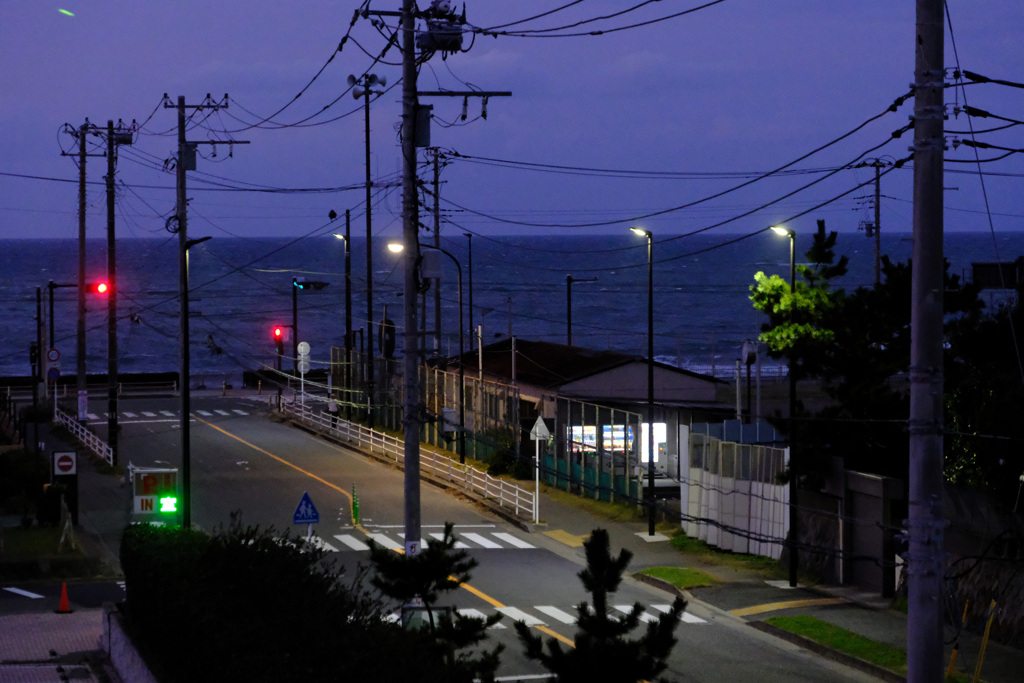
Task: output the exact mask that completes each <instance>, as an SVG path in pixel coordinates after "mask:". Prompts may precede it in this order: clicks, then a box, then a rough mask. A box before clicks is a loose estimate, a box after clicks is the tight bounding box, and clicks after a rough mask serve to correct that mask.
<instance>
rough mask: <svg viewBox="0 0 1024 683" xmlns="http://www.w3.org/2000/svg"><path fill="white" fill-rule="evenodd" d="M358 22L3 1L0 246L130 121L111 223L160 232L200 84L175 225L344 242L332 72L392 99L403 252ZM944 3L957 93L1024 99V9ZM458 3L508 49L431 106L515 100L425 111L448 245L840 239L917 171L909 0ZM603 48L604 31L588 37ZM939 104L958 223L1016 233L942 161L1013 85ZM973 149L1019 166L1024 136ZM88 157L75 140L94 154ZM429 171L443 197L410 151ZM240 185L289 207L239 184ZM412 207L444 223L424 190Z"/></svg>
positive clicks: (964, 149)
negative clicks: (699, 236) (792, 233)
mask: <svg viewBox="0 0 1024 683" xmlns="http://www.w3.org/2000/svg"><path fill="white" fill-rule="evenodd" d="M364 4H365V3H361V2H356V1H355V0H344V1H339V0H333V1H331V2H327V1H326V0H303V2H300V3H282V2H279V1H278V0H247V1H245V2H242V1H241V0H218V1H217V2H209V1H208V0H203V1H201V2H200V1H197V0H173V1H171V2H166V1H165V2H148V1H144V0H143V1H140V0H131V1H127V0H55V2H54V3H41V2H39V1H38V0H3V1H2V2H0V46H2V48H0V74H2V75H0V239H2V238H22V237H63V238H74V237H77V234H78V219H77V205H78V197H77V184H76V181H77V177H78V170H77V166H76V160H75V158H73V157H66V156H61V152H62V150H63V151H65V152H70V153H74V152H75V150H76V149H77V147H76V145H77V143H76V141H75V139H74V137H72V136H71V135H69V134H68V133H67V132H66V127H68V126H70V128H77V127H78V126H80V125H82V124H83V123H84V121H85V119H86V118H88V120H89V121H90V122H91V123H92V124H95V125H97V126H100V127H105V126H106V122H107V121H108V120H113V121H115V122H116V121H118V120H123V121H124V122H125V123H126V124H127V123H130V122H131V121H132V120H133V119H134V120H135V121H137V122H138V123H139V124H141V128H140V130H139V132H138V134H137V135H136V136H135V138H134V141H133V145H132V146H130V147H122V148H121V149H120V152H119V157H118V166H117V179H118V198H117V204H118V207H117V211H118V214H117V215H118V218H117V221H118V227H117V231H118V235H119V236H125V237H166V236H167V233H166V229H165V224H166V219H167V217H168V216H169V215H170V214H171V213H172V212H173V210H174V202H175V192H174V173H173V172H172V171H168V170H165V161H167V160H173V157H174V155H175V154H176V147H177V138H176V131H175V126H176V114H175V111H174V110H173V109H169V108H166V106H165V105H166V104H169V103H173V102H175V101H176V100H177V97H178V96H179V95H181V96H184V97H185V99H186V102H187V103H188V104H190V105H192V104H199V103H201V102H202V101H203V100H204V98H205V97H206V95H207V93H209V94H210V95H211V96H212V99H213V100H214V101H218V102H219V101H223V99H224V96H225V94H227V103H228V106H227V108H226V109H220V110H217V111H212V110H205V111H203V112H201V113H197V114H196V116H195V117H193V118H192V119H191V122H190V123H191V126H192V127H191V128H190V130H189V132H188V138H189V140H194V141H210V140H220V141H223V142H224V144H218V145H217V146H216V147H214V146H212V145H201V146H200V153H201V155H202V157H201V158H200V159H199V161H198V169H197V171H195V172H190V173H189V197H190V198H191V203H190V225H192V226H195V225H197V224H198V225H200V226H201V228H197V230H200V231H201V232H202V233H203V234H210V235H213V236H220V237H227V236H237V237H260V236H270V235H282V236H297V235H303V234H307V233H310V232H312V231H316V230H329V229H331V228H330V226H329V225H328V224H329V219H328V214H329V212H330V211H332V210H334V211H336V212H337V213H338V214H342V215H343V214H344V212H345V210H346V209H350V210H351V211H352V215H353V221H354V223H353V226H354V227H353V230H354V231H355V232H357V231H358V230H360V229H362V227H363V225H364V224H363V220H364V219H363V214H364V209H365V190H364V186H363V183H364V181H365V161H364V140H365V138H364V120H363V104H364V100H356V99H354V98H353V97H352V94H351V92H350V91H349V86H348V84H347V78H348V76H349V75H350V74H352V75H356V76H360V75H362V74H364V73H367V72H371V73H374V74H378V75H379V76H383V77H385V78H386V79H387V81H388V83H387V87H388V88H390V89H389V90H387V91H386V92H385V93H384V94H383V95H381V96H380V97H379V99H373V100H372V101H371V105H370V107H371V126H370V127H371V133H370V144H371V150H372V151H371V157H372V161H371V167H372V176H373V178H374V183H375V186H376V187H375V189H374V199H373V226H374V234H375V235H378V234H379V235H398V234H400V233H401V225H400V203H401V202H400V188H398V187H397V186H396V185H395V184H394V183H395V181H396V180H397V179H398V178H399V174H400V170H401V168H400V166H401V164H400V155H399V140H398V134H397V132H396V126H397V124H398V121H399V116H400V102H399V96H400V87H401V86H400V76H401V68H400V66H399V64H398V62H399V53H398V51H397V49H395V48H392V49H391V50H389V51H387V53H386V54H385V55H384V57H383V59H382V60H380V61H375V59H374V58H375V57H377V56H379V55H380V54H381V52H382V50H383V49H384V48H385V46H386V44H387V39H388V36H389V34H390V33H391V32H392V30H393V29H394V27H395V25H396V20H395V19H394V18H384V19H383V20H381V21H382V23H378V26H374V25H373V24H372V23H371V21H370V20H368V19H362V18H360V19H358V20H356V21H355V22H354V23H353V13H354V11H355V10H356V8H357V7H361V6H363V5H364ZM419 4H420V6H421V8H425V7H426V5H427V3H426V2H425V1H424V0H421V1H420V3H419ZM705 4H706V5H707V6H705V7H703V8H702V7H701V5H705ZM947 4H948V10H949V22H950V25H951V26H952V34H951V33H950V31H949V26H947V32H946V45H947V49H946V66H947V67H948V68H949V72H948V74H947V78H948V79H950V81H951V80H952V72H953V69H954V68H955V67H956V66H957V65H959V67H960V68H961V69H963V70H967V71H971V72H974V73H977V74H981V75H984V76H988V77H990V78H993V79H1002V80H1005V81H1011V82H1016V83H1019V82H1024V52H1022V51H1021V49H1020V36H1021V35H1022V33H1024V3H1022V2H1020V0H970V1H968V0H949V2H948V3H947ZM398 5H399V3H398V2H396V1H392V2H390V3H383V2H379V1H378V2H371V3H370V4H369V7H370V9H372V10H393V9H396V8H397V7H398ZM634 5H636V9H635V10H633V11H625V10H627V9H628V8H630V7H633V6H634ZM464 6H465V11H466V15H467V20H468V22H469V24H470V25H471V26H472V27H477V28H491V27H498V26H506V25H507V28H506V29H504V30H506V31H507V32H509V35H497V36H493V35H483V34H481V33H479V32H477V33H467V34H466V36H465V43H464V46H465V47H466V48H467V50H466V51H464V52H461V53H456V54H451V55H448V57H447V59H442V57H441V55H435V56H434V57H433V58H432V59H431V60H430V61H429V62H427V63H426V64H425V65H424V66H423V67H422V69H421V71H420V75H419V83H418V84H419V89H420V90H454V91H465V90H488V91H510V92H511V93H512V95H511V97H493V98H490V99H489V101H488V102H487V116H486V118H484V117H483V116H482V115H481V114H482V104H483V102H482V98H479V97H474V98H469V101H468V102H467V104H466V114H467V117H466V120H465V121H463V120H461V114H462V111H463V102H462V98H461V97H444V98H424V99H423V100H422V101H423V102H424V103H430V104H433V105H434V120H433V122H432V125H431V144H432V145H433V146H435V147H437V148H439V149H440V150H441V152H442V155H443V157H444V167H443V168H442V169H441V171H440V178H441V181H442V184H441V186H440V195H441V200H440V205H441V208H442V210H443V213H444V223H443V226H442V234H445V233H447V234H456V235H457V234H461V233H463V232H471V233H473V234H484V235H486V234H497V233H518V234H536V235H549V234H557V235H566V234H574V233H578V234H581V235H583V234H588V233H593V232H598V231H605V232H608V231H611V232H615V231H623V230H625V228H626V227H628V226H630V225H640V226H643V227H645V228H647V229H649V230H651V231H652V232H654V233H655V234H659V235H660V234H670V233H671V234H686V233H689V232H694V231H705V232H707V233H710V234H717V233H721V234H722V235H724V236H725V237H723V239H728V235H731V234H735V233H741V234H742V233H752V232H755V231H758V230H761V229H763V228H765V227H767V226H769V225H773V224H778V223H786V224H787V225H791V226H793V227H797V228H799V226H807V228H806V229H811V226H813V225H814V221H815V219H825V220H826V222H827V225H828V227H829V229H832V230H838V231H840V232H843V233H854V232H856V231H857V230H858V227H859V226H861V224H862V222H864V221H872V220H873V218H874V211H873V208H872V206H871V203H870V199H869V196H870V195H873V191H874V189H873V183H872V182H871V181H872V180H873V177H874V170H873V169H872V168H866V167H861V168H855V167H856V166H857V164H859V163H861V162H864V161H867V162H869V163H870V162H871V161H873V160H875V159H881V160H882V162H884V163H886V164H889V163H892V162H894V161H897V160H902V159H904V158H905V157H907V155H908V147H909V146H910V144H911V141H912V132H909V131H908V132H906V133H905V134H903V136H902V137H899V138H894V137H893V133H894V132H896V131H899V130H901V129H903V128H904V127H906V126H907V125H908V123H909V117H910V115H911V114H912V110H913V100H912V99H908V100H907V101H905V102H904V103H903V104H902V105H901V106H899V107H898V108H897V110H896V111H895V112H888V111H887V109H888V108H889V106H890V105H892V104H893V103H894V102H895V101H896V100H897V98H900V97H901V96H904V95H906V94H907V93H908V92H909V88H910V83H911V82H912V81H913V72H914V38H915V17H914V9H915V3H914V2H913V1H912V0H901V1H898V2H897V1H895V0H833V1H830V2H824V1H822V0H773V1H772V2H767V1H766V0H722V1H720V2H717V3H716V2H707V1H706V0H662V1H660V2H642V1H641V0H636V1H635V2H622V0H616V1H611V0H608V1H605V0H582V1H579V2H570V1H568V0H566V1H565V2H561V1H559V0H548V1H546V2H542V1H541V0H517V1H516V2H499V1H497V0H467V1H466V2H465V4H464ZM456 7H457V8H458V9H459V10H460V11H461V10H462V8H463V3H456ZM558 8H562V9H558ZM552 10H557V11H552ZM686 10H693V11H691V12H686ZM545 12H549V13H548V14H547V15H546V16H538V15H542V14H544V13H545ZM684 12H685V13H684ZM680 13H682V14H680ZM612 14H617V16H610V17H609V18H606V19H603V20H598V21H586V20H592V19H595V18H598V17H602V16H606V15H612ZM674 14H680V16H676V17H672V16H671V15H674ZM581 21H585V23H582V24H579V25H578V26H572V25H574V24H577V23H578V22H581ZM514 22H515V23H514ZM641 24H642V25H641ZM630 26H635V27H633V28H624V27H630ZM560 27H567V28H560ZM616 29H623V30H616ZM594 31H600V32H601V33H600V35H588V34H589V33H591V32H594ZM515 32H518V33H515ZM580 34H584V35H580ZM346 36H347V39H346V40H344V44H343V46H342V48H341V50H340V51H339V43H341V42H342V41H343V39H344V38H346ZM953 41H955V46H956V52H954V50H953ZM958 60H959V61H958ZM165 93H166V94H167V95H168V96H169V98H170V99H169V100H164V99H163V98H164V94H165ZM300 93H301V97H298V98H296V96H297V95H299V94H300ZM946 100H947V102H948V103H949V105H948V108H947V113H948V114H949V120H948V121H947V123H946V128H947V131H963V133H956V134H955V133H953V132H948V133H947V136H948V138H949V142H950V149H949V151H948V152H947V164H946V188H947V190H946V198H945V202H946V217H945V229H946V231H947V232H951V231H961V230H970V231H987V230H989V229H990V228H991V229H993V230H995V231H997V232H1015V231H1017V230H1019V229H1020V227H1021V225H1022V222H1024V207H1021V206H1020V202H1019V201H1018V198H1019V197H1020V196H1021V194H1022V193H1021V184H1022V178H1024V162H1022V160H1021V159H1020V158H1018V157H1019V156H1020V155H1018V154H1010V155H1009V156H1008V157H1007V158H1005V159H1002V160H999V161H994V162H990V163H985V164H982V165H981V166H980V168H981V170H982V171H983V172H984V174H985V175H984V176H979V175H978V172H979V166H977V165H974V164H971V163H956V162H957V161H964V162H970V161H973V160H974V158H975V153H976V150H975V148H972V147H968V146H965V145H961V144H959V142H960V140H962V139H968V140H969V139H971V136H970V131H971V129H972V127H973V129H974V130H976V131H984V130H987V129H991V128H995V127H998V126H1001V125H1005V123H1006V122H1004V121H999V120H996V119H993V118H969V117H967V116H966V115H965V114H963V113H962V111H960V109H961V108H962V105H964V104H965V103H966V104H969V105H970V106H972V107H976V108H980V109H983V110H986V111H988V112H991V113H993V114H996V115H998V116H1002V117H1006V118H1009V119H1015V120H1020V119H1024V107H1022V104H1024V90H1021V89H1018V88H1013V87H1009V86H1005V85H999V84H991V83H986V84H971V85H968V86H966V87H964V88H962V89H955V90H954V89H950V90H949V91H947V98H946ZM286 105H287V106H286ZM282 108H283V109H282ZM957 112H959V113H958V115H956V113H957ZM266 119H269V121H268V120H266ZM864 124H866V125H864ZM861 126H863V127H861ZM848 134H849V135H848ZM976 139H977V140H980V141H984V142H988V143H990V144H996V145H1000V146H1003V147H1006V148H1011V149H1021V148H1024V127H1020V126H1011V127H1009V128H1006V129H1005V130H1000V131H995V132H989V133H984V132H982V133H979V134H977V138H976ZM228 140H237V141H247V142H248V144H238V145H234V146H230V145H228V144H226V141H228ZM837 140H838V141H837ZM101 143H102V140H101V139H99V138H89V149H90V152H99V151H100V149H99V145H100V144H101ZM830 143H834V144H830ZM954 143H957V144H954ZM819 148H820V151H818V152H817V153H814V154H810V153H811V152H814V151H815V150H819ZM214 153H215V154H216V156H213V154H214ZM977 154H978V156H980V157H981V158H982V159H989V158H993V157H996V156H1000V155H1002V154H1004V152H1002V151H997V150H993V149H982V150H977ZM805 155H809V156H807V157H806V158H803V159H802V157H804V156H805ZM954 160H955V161H954ZM420 161H421V162H422V165H423V170H422V171H421V175H420V177H421V178H422V179H423V180H424V181H425V182H426V183H427V187H428V189H432V186H431V184H430V183H431V182H432V178H433V171H432V169H430V168H429V167H427V165H426V164H427V156H426V155H425V153H424V152H422V151H421V155H420ZM787 165H788V166H787ZM782 167H786V172H783V173H776V174H774V175H771V176H768V177H764V178H760V176H762V175H764V174H766V173H767V172H769V171H773V170H775V169H779V168H782ZM836 169H839V170H838V171H837V172H835V173H832V174H831V175H829V173H828V172H830V171H833V170H836ZM87 170H88V180H89V182H90V183H91V184H90V186H89V192H88V202H89V210H88V216H89V218H88V225H87V234H88V235H89V236H90V237H97V238H100V237H103V236H104V235H105V230H106V225H105V221H106V208H105V197H104V192H103V179H104V174H105V172H106V160H105V159H103V158H100V157H90V158H89V160H88V163H87ZM883 170H884V171H887V173H886V175H885V176H884V177H883V178H882V181H881V183H882V185H881V194H882V202H881V219H882V229H883V231H892V232H909V231H910V230H911V227H912V225H911V223H912V202H911V198H912V170H911V167H910V165H906V166H904V167H903V168H897V169H893V170H892V171H891V172H888V171H889V168H888V167H886V168H884V169H883ZM862 183H867V184H866V185H864V186H863V187H860V188H858V185H860V184H862ZM806 185H810V186H809V187H806V188H804V189H801V188H803V187H804V186H806ZM255 186H260V187H262V188H264V189H267V188H274V189H276V190H278V191H275V192H252V191H241V190H240V189H239V188H242V189H245V188H253V187H255ZM739 186H742V187H739ZM339 188H340V189H339ZM282 190H283V191H282ZM730 190H731V191H730ZM423 201H425V202H426V204H427V206H429V207H432V206H433V197H432V196H430V195H424V196H423ZM423 220H424V221H426V222H430V221H429V218H426V217H425V218H423Z"/></svg>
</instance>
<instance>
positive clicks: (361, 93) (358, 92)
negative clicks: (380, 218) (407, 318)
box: [348, 74, 388, 429]
mask: <svg viewBox="0 0 1024 683" xmlns="http://www.w3.org/2000/svg"><path fill="white" fill-rule="evenodd" d="M387 82H388V79H387V78H385V77H384V76H377V74H363V75H362V76H360V77H359V78H356V77H355V76H353V75H352V74H349V77H348V84H349V85H350V86H351V87H352V97H354V98H356V99H357V100H358V99H359V98H360V97H362V98H363V101H364V102H365V105H366V106H365V107H364V111H365V122H366V125H365V129H366V352H367V364H366V383H367V386H368V388H369V392H368V396H367V411H366V420H367V423H368V426H369V427H370V429H373V238H372V230H371V226H372V220H371V216H372V208H373V207H372V201H373V192H372V190H373V181H372V180H371V179H370V95H380V94H381V93H380V91H374V90H372V89H371V88H372V87H373V86H375V85H378V86H380V87H384V86H385V85H387ZM356 86H362V87H356Z"/></svg>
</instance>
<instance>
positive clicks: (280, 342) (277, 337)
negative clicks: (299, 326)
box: [270, 325, 284, 355]
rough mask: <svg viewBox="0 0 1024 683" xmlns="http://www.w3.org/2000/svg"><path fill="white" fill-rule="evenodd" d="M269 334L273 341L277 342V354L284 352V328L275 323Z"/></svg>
mask: <svg viewBox="0 0 1024 683" xmlns="http://www.w3.org/2000/svg"><path fill="white" fill-rule="evenodd" d="M270 334H271V336H272V337H273V338H274V343H275V344H277V352H278V354H281V355H283V354H284V328H283V327H281V326H280V325H275V326H274V328H273V330H271V333H270Z"/></svg>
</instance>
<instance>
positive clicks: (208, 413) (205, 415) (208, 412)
mask: <svg viewBox="0 0 1024 683" xmlns="http://www.w3.org/2000/svg"><path fill="white" fill-rule="evenodd" d="M196 412H197V413H199V414H200V415H202V416H203V417H213V413H211V412H210V411H209V410H197V411H196Z"/></svg>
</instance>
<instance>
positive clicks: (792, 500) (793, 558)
mask: <svg viewBox="0 0 1024 683" xmlns="http://www.w3.org/2000/svg"><path fill="white" fill-rule="evenodd" d="M772 232H774V233H775V234H776V235H782V236H784V237H789V292H790V296H791V297H793V302H792V304H791V305H790V308H789V321H790V323H792V322H793V320H794V312H795V310H796V299H795V297H796V233H795V232H794V231H792V230H790V229H789V228H784V227H782V226H779V225H776V226H773V227H772ZM794 360H795V354H794V353H793V351H792V350H791V351H790V354H789V368H787V370H786V374H787V375H789V532H790V547H789V585H790V586H791V587H796V575H797V567H798V566H799V561H798V559H797V548H798V547H799V545H800V544H799V537H798V533H799V530H800V524H799V522H798V521H797V520H798V513H797V489H798V486H797V467H796V447H795V446H796V375H795V374H793V365H794Z"/></svg>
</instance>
